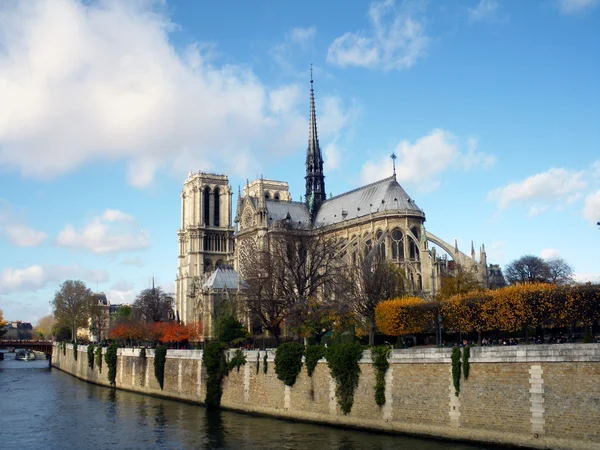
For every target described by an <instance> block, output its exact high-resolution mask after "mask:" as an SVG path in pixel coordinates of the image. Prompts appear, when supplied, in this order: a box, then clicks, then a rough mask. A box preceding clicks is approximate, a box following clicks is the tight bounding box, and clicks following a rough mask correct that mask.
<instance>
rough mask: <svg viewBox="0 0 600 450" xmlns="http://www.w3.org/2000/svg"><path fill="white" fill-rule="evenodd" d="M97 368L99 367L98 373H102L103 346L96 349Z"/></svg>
mask: <svg viewBox="0 0 600 450" xmlns="http://www.w3.org/2000/svg"><path fill="white" fill-rule="evenodd" d="M96 366H98V372H99V373H102V346H98V347H96Z"/></svg>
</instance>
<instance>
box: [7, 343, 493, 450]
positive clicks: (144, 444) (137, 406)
mask: <svg viewBox="0 0 600 450" xmlns="http://www.w3.org/2000/svg"><path fill="white" fill-rule="evenodd" d="M0 447H2V448H21V449H40V448H44V449H61V450H62V449H114V448H118V449H150V448H160V449H215V450H216V449H257V450H258V449H261V450H262V449H298V450H301V449H310V450H319V449H339V450H342V449H343V450H354V449H369V450H387V449H390V450H391V449H407V450H409V449H410V450H442V449H445V450H477V449H479V450H481V449H484V448H489V447H485V446H481V445H479V446H476V445H469V444H461V443H456V442H444V441H436V440H430V439H420V438H412V437H405V436H399V435H389V434H381V433H370V432H366V431H354V430H346V429H341V428H334V427H329V426H319V425H313V424H305V423H297V422H291V421H286V420H279V419H271V418H266V417H255V416H251V415H246V414H239V413H235V412H229V411H207V410H206V408H204V407H202V406H198V405H191V404H187V403H180V402H176V401H171V400H165V399H159V398H154V397H149V396H145V395H141V394H134V393H130V392H124V391H118V390H114V389H109V388H106V387H102V386H96V385H93V384H89V383H86V382H83V381H81V380H78V379H77V378H74V377H72V376H70V375H67V374H65V373H63V372H61V371H59V370H57V369H49V368H48V361H45V360H36V361H16V360H15V359H14V353H12V354H10V353H9V354H5V360H4V361H0Z"/></svg>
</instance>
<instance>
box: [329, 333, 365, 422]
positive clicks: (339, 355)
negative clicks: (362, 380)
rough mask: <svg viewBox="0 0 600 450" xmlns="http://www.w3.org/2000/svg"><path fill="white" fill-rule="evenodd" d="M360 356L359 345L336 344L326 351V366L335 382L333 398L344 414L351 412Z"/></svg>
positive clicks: (358, 373)
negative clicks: (336, 400) (334, 397)
mask: <svg viewBox="0 0 600 450" xmlns="http://www.w3.org/2000/svg"><path fill="white" fill-rule="evenodd" d="M361 356H362V347H361V346H360V344H337V345H332V346H331V347H329V348H328V349H327V354H326V358H327V365H328V366H329V370H330V372H331V376H332V377H333V378H334V379H335V381H336V388H335V396H336V397H337V399H338V404H339V405H340V408H341V409H342V412H343V413H344V414H348V413H349V412H350V411H351V410H352V405H353V404H354V390H355V389H356V387H357V386H358V378H359V376H360V367H359V365H358V361H359V360H360V358H361Z"/></svg>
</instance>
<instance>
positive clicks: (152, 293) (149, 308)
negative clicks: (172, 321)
mask: <svg viewBox="0 0 600 450" xmlns="http://www.w3.org/2000/svg"><path fill="white" fill-rule="evenodd" d="M133 307H134V309H137V310H138V311H139V312H140V314H141V316H142V319H143V320H144V321H146V322H162V321H165V320H168V319H169V317H170V315H171V313H172V309H173V296H172V295H170V294H167V293H166V292H165V291H163V290H162V288H161V287H160V286H159V287H154V286H152V287H151V288H149V289H144V290H143V291H142V292H140V293H139V294H138V296H137V297H136V299H135V302H133Z"/></svg>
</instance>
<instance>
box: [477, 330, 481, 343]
mask: <svg viewBox="0 0 600 450" xmlns="http://www.w3.org/2000/svg"><path fill="white" fill-rule="evenodd" d="M477 346H478V347H481V331H479V330H477Z"/></svg>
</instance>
